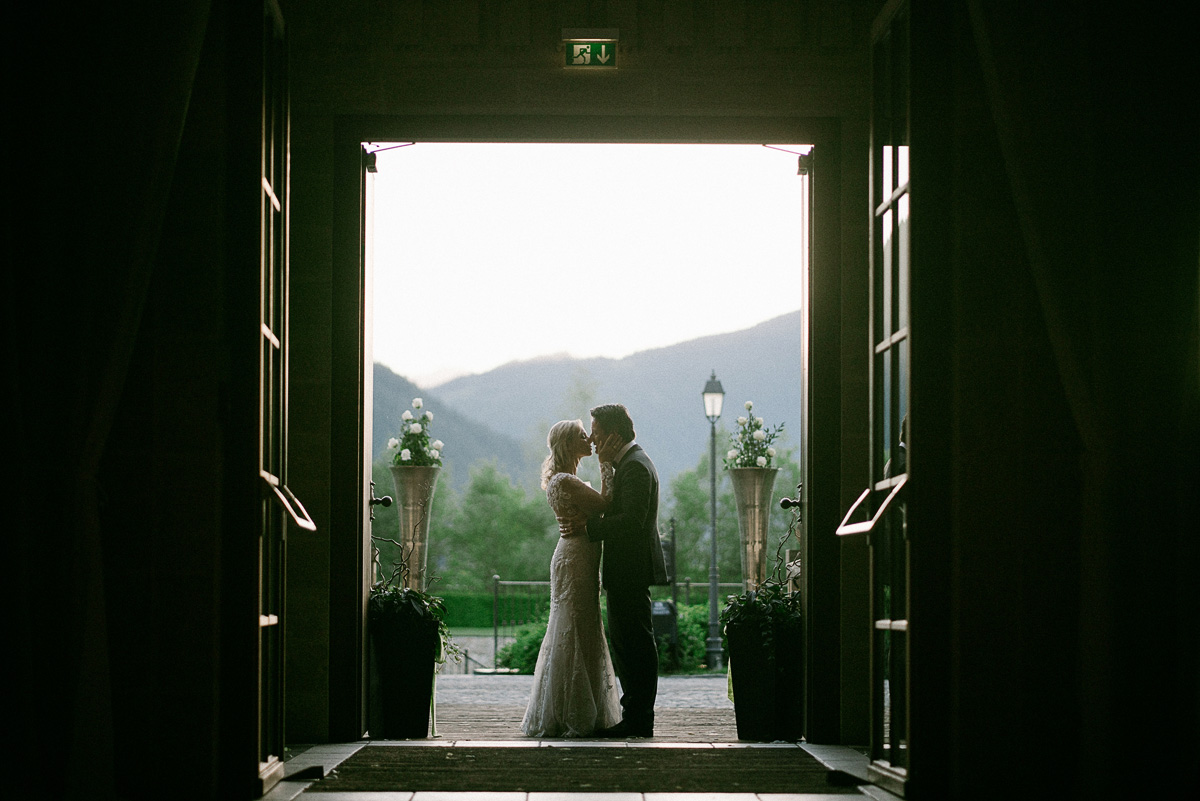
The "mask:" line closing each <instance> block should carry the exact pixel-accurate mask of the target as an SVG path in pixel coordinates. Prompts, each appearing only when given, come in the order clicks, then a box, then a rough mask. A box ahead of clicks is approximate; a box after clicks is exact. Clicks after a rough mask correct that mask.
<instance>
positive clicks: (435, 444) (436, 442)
mask: <svg viewBox="0 0 1200 801" xmlns="http://www.w3.org/2000/svg"><path fill="white" fill-rule="evenodd" d="M444 447H446V446H445V445H444V444H442V441H441V440H440V439H435V440H434V441H433V449H434V450H435V451H440V450H441V449H442V448H444Z"/></svg>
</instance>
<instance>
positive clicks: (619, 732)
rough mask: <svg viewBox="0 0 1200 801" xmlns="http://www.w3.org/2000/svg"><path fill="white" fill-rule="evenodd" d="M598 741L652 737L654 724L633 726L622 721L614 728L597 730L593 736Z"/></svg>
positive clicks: (626, 721)
mask: <svg viewBox="0 0 1200 801" xmlns="http://www.w3.org/2000/svg"><path fill="white" fill-rule="evenodd" d="M594 736H595V737H598V738H600V739H605V740H606V739H617V740H619V739H622V738H625V737H653V736H654V723H653V722H650V723H642V724H634V723H630V722H629V721H628V720H622V721H621V722H620V723H618V724H617V725H615V726H609V727H608V728H607V729H597V730H596V733H595V735H594Z"/></svg>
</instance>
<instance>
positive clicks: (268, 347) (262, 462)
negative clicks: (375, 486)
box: [258, 0, 316, 793]
mask: <svg viewBox="0 0 1200 801" xmlns="http://www.w3.org/2000/svg"><path fill="white" fill-rule="evenodd" d="M262 56H263V61H262V78H263V80H262V139H261V143H262V147H261V183H262V192H261V194H260V213H261V218H260V254H259V255H260V258H259V335H260V336H259V393H258V418H259V424H258V471H259V478H260V479H261V482H262V490H263V492H262V503H261V507H262V513H261V519H260V526H259V532H258V537H259V541H258V568H259V569H258V575H259V586H258V598H259V614H258V628H259V643H258V790H259V792H260V793H265V792H266V791H267V790H269V789H270V788H271V787H272V786H274V784H275V783H277V782H278V781H279V780H280V779H281V778H282V777H283V749H284V718H283V710H284V704H283V693H284V672H283V671H284V637H283V631H284V626H283V620H284V573H285V565H286V558H287V532H288V528H289V526H295V527H297V528H300V529H306V530H310V531H311V530H315V528H316V526H315V525H314V524H313V522H312V519H311V518H310V517H309V516H308V513H307V512H306V511H305V509H304V506H303V504H301V503H300V500H299V499H298V498H296V496H295V495H294V494H293V493H292V491H291V490H290V489H288V485H287V478H288V477H287V466H288V454H287V441H288V428H287V420H288V320H287V317H288V260H287V249H288V230H287V227H288V73H287V40H286V35H285V29H284V24H283V17H282V15H281V14H280V13H279V8H278V6H276V5H275V3H274V2H273V1H272V0H267V2H265V3H264V4H263V16H262Z"/></svg>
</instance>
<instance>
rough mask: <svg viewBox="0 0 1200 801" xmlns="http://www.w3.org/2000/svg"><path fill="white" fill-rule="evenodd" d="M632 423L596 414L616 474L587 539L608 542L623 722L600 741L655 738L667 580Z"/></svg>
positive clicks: (648, 471) (620, 409)
mask: <svg viewBox="0 0 1200 801" xmlns="http://www.w3.org/2000/svg"><path fill="white" fill-rule="evenodd" d="M633 436H634V435H633V420H631V419H630V417H629V412H628V411H626V409H625V407H624V406H622V405H621V404H619V403H612V404H607V405H604V406H597V407H596V408H595V409H592V442H593V443H595V445H596V454H597V455H598V456H599V457H600V462H601V463H602V464H604V463H610V464H612V466H613V467H614V468H615V471H616V472H615V474H614V476H613V479H612V481H613V495H612V502H611V503H610V505H609V507H608V510H607V511H606V512H604V513H602V514H599V515H594V516H592V517H590V518H588V520H587V536H588V539H589V540H591V541H592V542H603V543H604V562H603V572H604V589H605V592H606V593H607V595H608V633H609V641H610V643H611V645H612V652H613V663H614V667H615V668H616V670H617V676H618V677H619V678H620V680H621V691H622V695H621V707H622V709H623V714H622V717H621V722H620V723H618V724H617V725H615V726H613V727H611V728H608V729H600V730H599V731H597V732H596V735H597V736H599V737H653V736H654V699H655V696H657V695H658V649H657V648H656V647H655V644H654V622H653V620H652V617H651V611H650V610H651V605H650V585H651V584H663V583H665V582H666V580H667V569H666V564H665V562H664V560H663V552H662V546H661V545H660V544H659V541H658V471H657V470H655V469H654V463H653V462H651V461H650V457H649V456H647V455H646V452H645V451H644V450H642V448H641V446H639V445H638V444H637V443H636V442H634V441H633Z"/></svg>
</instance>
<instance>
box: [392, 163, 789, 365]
mask: <svg viewBox="0 0 1200 801" xmlns="http://www.w3.org/2000/svg"><path fill="white" fill-rule="evenodd" d="M380 147H386V145H382V144H372V145H370V146H369V149H374V148H380ZM781 147H786V148H787V149H788V150H792V151H797V152H802V151H806V150H807V147H800V146H790V145H786V146H781ZM796 161H797V159H796V156H795V155H792V154H790V153H786V152H781V151H779V150H773V149H769V148H765V147H762V146H761V145H586V144H566V145H546V144H432V143H418V144H416V145H412V146H410V147H401V148H395V149H392V150H381V151H379V152H378V154H377V164H378V169H379V171H378V173H377V174H376V177H375V189H374V192H375V235H374V240H373V241H374V265H375V269H374V291H375V307H374V309H375V328H374V348H375V350H374V356H375V360H376V361H379V362H382V363H384V364H386V365H387V366H388V367H390V368H391V369H392V370H394V371H395V372H397V373H399V374H400V375H403V376H405V377H407V378H409V379H411V380H413V381H415V382H417V383H418V384H420V385H422V386H424V387H429V386H433V385H435V384H436V383H438V382H439V381H442V380H448V379H449V378H452V377H454V376H456V375H461V374H464V373H481V372H486V371H488V370H490V369H492V368H494V367H498V366H500V365H501V364H505V363H507V362H510V361H513V360H523V359H530V358H534V357H537V356H543V355H550V354H556V353H569V354H571V355H573V356H577V357H589V356H610V357H613V358H620V357H622V356H627V355H629V354H630V353H634V352H636V351H640V350H646V349H648V348H655V347H661V346H663V345H671V344H674V343H676V342H682V341H684V340H688V339H694V338H696V337H700V336H705V335H707V334H713V333H724V332H728V331H737V330H740V329H743V328H748V327H750V326H753V325H755V324H757V323H760V322H762V321H764V320H768V319H771V318H772V317H777V316H779V315H781V314H785V313H787V312H790V311H795V310H796V309H798V308H799V306H800V281H801V272H800V265H801V246H802V240H801V217H802V214H801V209H802V205H801V204H802V187H803V182H804V180H805V179H802V178H800V177H798V176H797V175H796Z"/></svg>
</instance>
